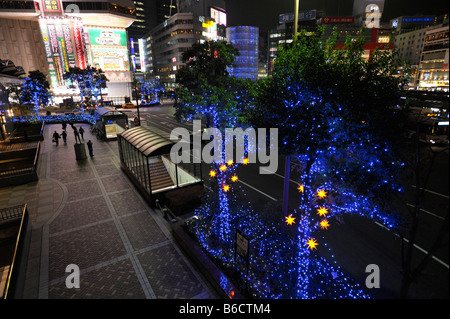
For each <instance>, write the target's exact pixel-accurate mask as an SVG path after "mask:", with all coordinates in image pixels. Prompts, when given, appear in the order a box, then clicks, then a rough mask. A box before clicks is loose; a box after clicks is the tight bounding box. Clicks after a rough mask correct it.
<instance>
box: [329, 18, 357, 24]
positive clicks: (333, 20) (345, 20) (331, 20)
mask: <svg viewBox="0 0 450 319" xmlns="http://www.w3.org/2000/svg"><path fill="white" fill-rule="evenodd" d="M354 22H355V18H354V17H323V18H322V23H323V24H328V23H354Z"/></svg>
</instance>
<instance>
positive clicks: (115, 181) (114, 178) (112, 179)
mask: <svg viewBox="0 0 450 319" xmlns="http://www.w3.org/2000/svg"><path fill="white" fill-rule="evenodd" d="M101 181H102V183H103V185H104V186H105V189H106V192H107V193H112V192H116V191H120V190H124V189H130V188H131V186H130V184H129V183H128V182H127V180H126V179H125V176H123V175H122V174H117V175H111V176H106V177H102V178H101Z"/></svg>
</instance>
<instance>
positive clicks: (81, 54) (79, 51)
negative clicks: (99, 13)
mask: <svg viewBox="0 0 450 319" xmlns="http://www.w3.org/2000/svg"><path fill="white" fill-rule="evenodd" d="M72 31H73V42H74V47H75V55H76V58H77V63H78V67H79V68H80V69H86V57H85V50H84V43H83V36H82V26H81V24H80V23H79V22H78V21H75V20H74V21H72Z"/></svg>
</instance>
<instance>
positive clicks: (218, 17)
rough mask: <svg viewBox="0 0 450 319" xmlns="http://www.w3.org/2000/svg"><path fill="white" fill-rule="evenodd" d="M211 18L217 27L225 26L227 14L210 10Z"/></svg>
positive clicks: (213, 9)
mask: <svg viewBox="0 0 450 319" xmlns="http://www.w3.org/2000/svg"><path fill="white" fill-rule="evenodd" d="M211 18H212V19H214V21H215V22H216V23H217V24H218V25H223V26H227V14H226V13H225V12H223V11H220V10H217V9H215V8H211Z"/></svg>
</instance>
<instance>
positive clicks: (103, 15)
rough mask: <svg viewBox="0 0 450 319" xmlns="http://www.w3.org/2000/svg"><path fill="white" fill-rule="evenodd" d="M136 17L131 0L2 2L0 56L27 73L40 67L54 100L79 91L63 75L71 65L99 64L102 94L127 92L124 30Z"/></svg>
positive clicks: (128, 78)
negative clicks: (103, 84)
mask: <svg viewBox="0 0 450 319" xmlns="http://www.w3.org/2000/svg"><path fill="white" fill-rule="evenodd" d="M135 17H136V15H135V6H134V4H133V2H132V1H129V0H119V1H108V0H102V1H95V2H86V1H82V0H81V1H80V0H70V1H64V0H52V1H48V0H39V1H7V2H2V3H1V4H0V25H1V29H2V32H1V34H2V35H1V36H0V48H1V58H2V59H8V58H14V62H15V64H16V65H21V66H22V67H23V68H24V71H25V72H26V73H28V72H29V71H32V70H40V71H41V72H43V73H44V74H46V75H48V76H49V82H50V83H51V86H52V90H53V94H54V102H55V103H56V104H58V103H60V102H62V101H63V99H64V98H66V97H70V96H76V95H77V93H76V92H75V90H73V89H72V88H70V86H68V85H67V84H68V83H66V82H65V81H64V78H63V77H64V73H65V72H66V71H68V69H69V68H70V67H75V66H76V67H80V68H82V69H83V68H85V67H86V66H87V65H92V66H95V67H99V68H101V69H102V70H103V71H104V72H105V74H106V77H107V78H108V80H109V82H107V88H106V90H105V92H103V94H104V95H105V96H109V97H111V98H112V97H124V96H127V95H128V96H129V95H130V93H129V92H130V84H129V83H130V82H131V80H132V76H131V69H130V60H129V51H128V43H127V36H126V28H127V27H129V26H130V25H131V23H133V21H134V20H135Z"/></svg>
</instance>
